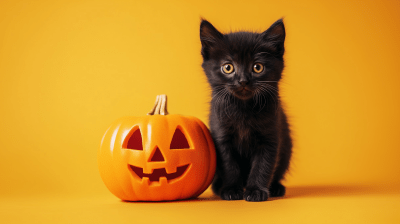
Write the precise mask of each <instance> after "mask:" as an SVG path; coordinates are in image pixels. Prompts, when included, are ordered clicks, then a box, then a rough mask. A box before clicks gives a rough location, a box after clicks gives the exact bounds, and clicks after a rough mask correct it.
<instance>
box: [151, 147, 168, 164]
mask: <svg viewBox="0 0 400 224" xmlns="http://www.w3.org/2000/svg"><path fill="white" fill-rule="evenodd" d="M162 161H165V160H164V156H163V155H162V153H161V151H160V149H159V148H158V147H157V148H156V151H155V152H154V154H153V156H152V157H151V160H150V162H162Z"/></svg>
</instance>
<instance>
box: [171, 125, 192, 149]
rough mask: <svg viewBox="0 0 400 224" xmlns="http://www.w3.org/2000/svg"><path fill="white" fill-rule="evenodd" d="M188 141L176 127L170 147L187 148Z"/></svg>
mask: <svg viewBox="0 0 400 224" xmlns="http://www.w3.org/2000/svg"><path fill="white" fill-rule="evenodd" d="M189 148H190V146H189V143H188V141H187V139H186V137H185V135H184V134H183V133H182V131H181V130H180V128H179V127H178V128H176V130H175V133H174V137H172V141H171V147H170V149H189Z"/></svg>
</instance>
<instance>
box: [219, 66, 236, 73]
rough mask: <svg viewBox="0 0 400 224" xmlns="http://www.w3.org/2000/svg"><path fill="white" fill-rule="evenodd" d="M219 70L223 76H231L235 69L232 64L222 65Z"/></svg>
mask: <svg viewBox="0 0 400 224" xmlns="http://www.w3.org/2000/svg"><path fill="white" fill-rule="evenodd" d="M221 70H222V72H223V73H225V74H231V73H232V72H233V71H234V70H235V69H234V68H233V65H232V64H224V65H222V67H221Z"/></svg>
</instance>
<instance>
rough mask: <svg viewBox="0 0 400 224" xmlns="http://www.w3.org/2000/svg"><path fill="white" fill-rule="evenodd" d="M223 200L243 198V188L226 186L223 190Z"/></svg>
mask: <svg viewBox="0 0 400 224" xmlns="http://www.w3.org/2000/svg"><path fill="white" fill-rule="evenodd" d="M221 198H222V199H223V200H242V199H243V189H242V188H239V187H225V188H223V189H222V190H221Z"/></svg>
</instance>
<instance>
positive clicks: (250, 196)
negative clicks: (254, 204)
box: [244, 188, 269, 201]
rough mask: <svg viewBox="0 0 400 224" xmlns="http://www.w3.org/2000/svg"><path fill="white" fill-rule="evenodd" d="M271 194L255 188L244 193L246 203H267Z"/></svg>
mask: <svg viewBox="0 0 400 224" xmlns="http://www.w3.org/2000/svg"><path fill="white" fill-rule="evenodd" d="M268 197H269V193H268V192H265V191H262V190H260V189H257V188H254V189H251V188H250V189H246V192H244V199H245V200H246V201H266V200H268Z"/></svg>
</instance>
